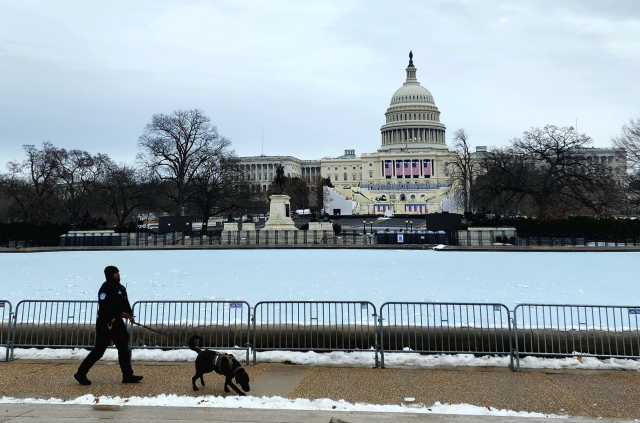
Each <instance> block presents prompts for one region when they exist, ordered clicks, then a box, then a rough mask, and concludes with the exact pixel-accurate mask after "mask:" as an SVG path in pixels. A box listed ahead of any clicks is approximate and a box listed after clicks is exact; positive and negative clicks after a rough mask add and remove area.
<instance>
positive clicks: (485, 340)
mask: <svg viewBox="0 0 640 423" xmlns="http://www.w3.org/2000/svg"><path fill="white" fill-rule="evenodd" d="M379 339H380V357H381V361H380V363H381V366H382V367H384V354H385V353H408V352H415V353H422V354H502V355H509V356H510V368H513V354H512V347H511V345H512V344H511V322H510V314H509V309H508V308H507V307H506V306H505V305H503V304H486V303H430V302H416V303H410V302H387V303H384V304H382V306H381V307H380V337H379Z"/></svg>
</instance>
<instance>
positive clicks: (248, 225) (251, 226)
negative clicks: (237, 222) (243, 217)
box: [242, 222, 256, 231]
mask: <svg viewBox="0 0 640 423" xmlns="http://www.w3.org/2000/svg"><path fill="white" fill-rule="evenodd" d="M242 230H243V231H255V230H256V224H255V223H253V222H243V223H242Z"/></svg>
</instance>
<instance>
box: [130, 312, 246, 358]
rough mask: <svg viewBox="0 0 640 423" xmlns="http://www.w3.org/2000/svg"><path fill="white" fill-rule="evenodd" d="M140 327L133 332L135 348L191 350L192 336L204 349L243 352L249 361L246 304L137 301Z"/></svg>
mask: <svg viewBox="0 0 640 423" xmlns="http://www.w3.org/2000/svg"><path fill="white" fill-rule="evenodd" d="M132 308H133V314H134V316H135V318H136V322H137V323H139V324H142V325H144V326H147V327H149V328H151V329H153V330H156V331H157V332H153V331H150V330H148V329H146V328H144V327H141V326H138V325H132V327H131V329H130V332H131V333H130V336H131V346H132V348H164V349H167V348H172V349H173V348H188V345H187V341H188V340H189V337H191V336H192V335H199V336H201V337H202V339H203V344H202V345H200V346H201V347H205V348H214V349H226V350H229V349H244V350H246V351H247V357H246V360H247V362H248V361H249V334H250V320H249V314H250V309H251V307H250V306H249V303H247V302H245V301H138V302H136V303H134V304H133V307H132Z"/></svg>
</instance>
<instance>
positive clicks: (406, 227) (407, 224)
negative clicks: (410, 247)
mask: <svg viewBox="0 0 640 423" xmlns="http://www.w3.org/2000/svg"><path fill="white" fill-rule="evenodd" d="M407 229H409V221H408V220H405V221H404V230H405V231H406V230H407Z"/></svg>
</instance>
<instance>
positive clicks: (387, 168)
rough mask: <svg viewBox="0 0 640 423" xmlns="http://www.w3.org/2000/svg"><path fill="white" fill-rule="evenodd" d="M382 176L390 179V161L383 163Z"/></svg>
mask: <svg viewBox="0 0 640 423" xmlns="http://www.w3.org/2000/svg"><path fill="white" fill-rule="evenodd" d="M384 176H386V177H387V178H391V160H386V161H385V162H384Z"/></svg>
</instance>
